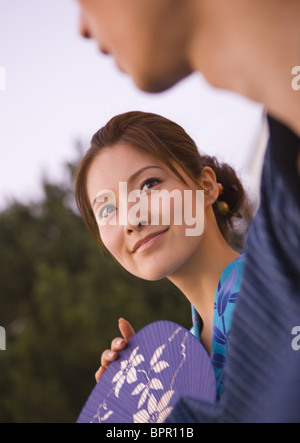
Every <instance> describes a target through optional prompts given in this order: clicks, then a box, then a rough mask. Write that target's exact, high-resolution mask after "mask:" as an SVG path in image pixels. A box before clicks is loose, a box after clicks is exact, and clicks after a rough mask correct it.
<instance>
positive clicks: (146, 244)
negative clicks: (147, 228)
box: [132, 228, 169, 254]
mask: <svg viewBox="0 0 300 443" xmlns="http://www.w3.org/2000/svg"><path fill="white" fill-rule="evenodd" d="M168 230H169V228H168V229H165V230H164V231H160V232H157V233H154V234H152V235H150V236H147V237H145V238H144V239H143V240H141V241H140V242H138V243H137V244H136V245H135V247H134V248H133V251H132V252H133V253H136V254H141V253H142V252H145V251H147V250H148V249H150V248H151V247H152V246H153V245H155V244H156V243H157V242H158V241H159V240H160V239H161V237H163V236H164V234H165V233H166V232H167V231H168Z"/></svg>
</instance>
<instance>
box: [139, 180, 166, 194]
mask: <svg viewBox="0 0 300 443" xmlns="http://www.w3.org/2000/svg"><path fill="white" fill-rule="evenodd" d="M160 182H161V180H159V179H158V178H149V179H148V180H146V181H144V182H143V184H142V186H141V190H142V191H148V190H149V189H151V188H153V186H155V185H157V184H159V183H160Z"/></svg>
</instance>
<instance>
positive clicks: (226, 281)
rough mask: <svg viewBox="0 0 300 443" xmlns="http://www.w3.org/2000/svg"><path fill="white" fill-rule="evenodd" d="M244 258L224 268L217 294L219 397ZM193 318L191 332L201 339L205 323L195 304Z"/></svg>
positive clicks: (214, 361) (214, 351)
mask: <svg viewBox="0 0 300 443" xmlns="http://www.w3.org/2000/svg"><path fill="white" fill-rule="evenodd" d="M244 259H245V255H244V254H242V255H241V256H240V257H239V258H237V259H236V260H234V261H233V262H232V263H230V265H228V266H227V267H226V268H225V269H224V271H223V273H222V276H221V279H220V282H219V284H218V287H217V290H216V294H215V303H214V317H213V334H212V345H211V361H212V365H213V368H214V370H215V374H216V380H217V392H218V399H220V398H221V396H222V394H223V389H224V388H223V380H224V372H225V365H226V355H227V346H228V341H229V335H230V329H231V322H232V316H233V313H234V310H235V306H236V302H237V300H238V296H239V292H240V289H241V283H242V276H243V268H244ZM192 318H193V328H192V329H191V332H192V333H193V334H194V335H195V336H196V337H197V338H198V340H200V341H201V339H200V334H201V330H202V325H203V323H202V320H201V317H200V315H199V314H198V312H197V311H196V309H195V308H194V306H192Z"/></svg>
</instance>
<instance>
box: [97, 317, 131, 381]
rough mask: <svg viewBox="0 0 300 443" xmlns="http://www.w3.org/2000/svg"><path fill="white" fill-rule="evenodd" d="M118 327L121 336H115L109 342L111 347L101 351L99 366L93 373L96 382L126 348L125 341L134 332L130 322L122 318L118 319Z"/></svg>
mask: <svg viewBox="0 0 300 443" xmlns="http://www.w3.org/2000/svg"><path fill="white" fill-rule="evenodd" d="M119 329H120V332H121V334H122V336H123V338H115V339H114V340H113V341H112V342H111V349H107V350H106V351H104V352H103V354H102V356H101V366H100V368H99V370H98V371H97V372H96V374H95V378H96V382H97V383H98V382H99V380H100V378H101V377H102V375H103V374H104V372H105V371H106V369H107V368H108V366H109V365H110V363H111V362H113V361H114V360H116V358H117V357H118V353H119V352H120V351H121V350H122V349H124V348H126V346H127V342H128V341H129V340H130V339H131V338H132V337H133V336H134V335H135V332H134V330H133V328H132V326H131V324H130V323H129V322H128V321H126V320H124V318H120V319H119Z"/></svg>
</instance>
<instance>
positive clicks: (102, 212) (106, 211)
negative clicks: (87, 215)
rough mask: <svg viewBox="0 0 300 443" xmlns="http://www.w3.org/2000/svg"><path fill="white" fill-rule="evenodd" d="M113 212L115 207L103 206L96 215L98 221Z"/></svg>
mask: <svg viewBox="0 0 300 443" xmlns="http://www.w3.org/2000/svg"><path fill="white" fill-rule="evenodd" d="M115 210H116V207H115V206H114V205H106V206H103V207H102V208H101V209H100V211H99V213H98V217H99V218H100V219H103V218H108V217H109V216H110V215H111V214H112V213H113V212H114V211H115Z"/></svg>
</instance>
